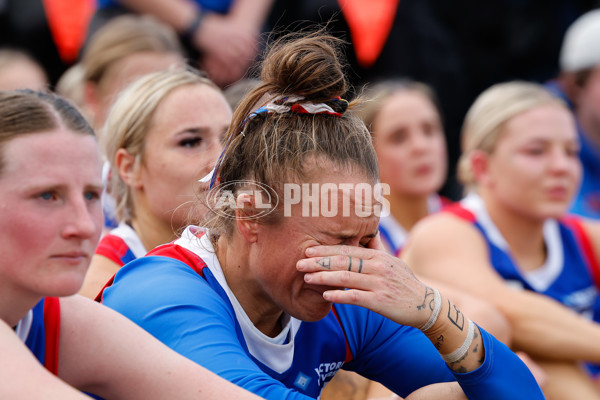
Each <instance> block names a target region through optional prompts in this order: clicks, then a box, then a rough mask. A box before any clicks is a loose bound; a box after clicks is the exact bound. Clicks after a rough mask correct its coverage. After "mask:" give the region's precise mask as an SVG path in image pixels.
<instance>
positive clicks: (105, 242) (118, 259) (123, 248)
mask: <svg viewBox="0 0 600 400" xmlns="http://www.w3.org/2000/svg"><path fill="white" fill-rule="evenodd" d="M128 250H129V247H128V246H127V243H125V241H124V240H123V239H121V238H120V237H119V236H117V235H111V234H107V235H106V236H104V237H103V238H102V240H100V243H98V246H97V247H96V251H95V254H98V255H101V256H104V257H106V258H108V259H109V260H110V261H112V262H114V263H115V264H117V265H119V266H120V267H122V266H123V265H124V264H123V260H122V257H123V256H124V255H125V254H126V253H127V251H128Z"/></svg>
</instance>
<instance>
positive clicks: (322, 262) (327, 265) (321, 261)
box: [317, 257, 331, 269]
mask: <svg viewBox="0 0 600 400" xmlns="http://www.w3.org/2000/svg"><path fill="white" fill-rule="evenodd" d="M317 264H319V265H320V266H321V267H323V268H327V269H331V259H330V258H329V257H323V258H320V259H319V260H318V261H317Z"/></svg>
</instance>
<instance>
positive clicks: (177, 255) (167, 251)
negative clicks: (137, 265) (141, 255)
mask: <svg viewBox="0 0 600 400" xmlns="http://www.w3.org/2000/svg"><path fill="white" fill-rule="evenodd" d="M146 256H161V257H169V258H173V259H175V260H179V261H181V262H183V263H185V264H187V265H189V266H190V268H192V269H193V270H194V271H196V273H197V274H198V275H200V276H201V277H203V278H204V271H203V270H204V268H207V265H206V263H205V262H204V260H203V259H202V258H200V256H198V255H197V254H196V253H194V252H193V251H191V250H188V249H186V248H185V247H183V246H179V245H178V244H174V243H169V244H164V245H162V246H158V247H156V248H155V249H154V250H152V251H150V252H149V253H148V254H147V255H146Z"/></svg>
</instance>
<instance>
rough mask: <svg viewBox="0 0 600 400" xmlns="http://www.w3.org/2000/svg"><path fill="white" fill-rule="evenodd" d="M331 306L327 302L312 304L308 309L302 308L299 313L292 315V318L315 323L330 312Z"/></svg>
mask: <svg viewBox="0 0 600 400" xmlns="http://www.w3.org/2000/svg"><path fill="white" fill-rule="evenodd" d="M331 304H332V303H329V302H325V301H324V300H323V303H321V304H313V305H311V306H308V307H303V309H302V310H300V311H299V312H297V313H295V314H292V313H290V315H292V316H293V317H294V318H297V319H299V320H301V321H304V322H316V321H320V320H322V319H323V318H325V317H326V316H327V314H329V313H330V312H331Z"/></svg>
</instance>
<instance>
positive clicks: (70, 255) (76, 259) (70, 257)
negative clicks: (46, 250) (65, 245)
mask: <svg viewBox="0 0 600 400" xmlns="http://www.w3.org/2000/svg"><path fill="white" fill-rule="evenodd" d="M51 258H52V259H55V260H62V261H65V262H72V263H80V262H81V261H84V260H87V259H88V258H89V254H88V253H86V252H84V251H69V252H65V253H59V254H53V255H52V256H51Z"/></svg>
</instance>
